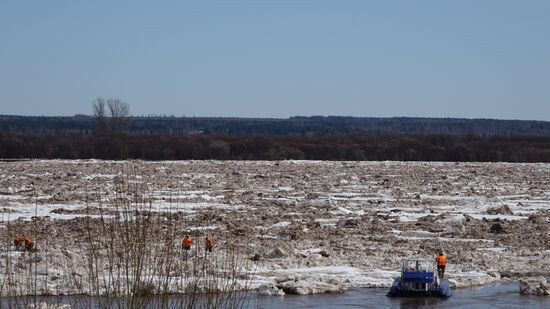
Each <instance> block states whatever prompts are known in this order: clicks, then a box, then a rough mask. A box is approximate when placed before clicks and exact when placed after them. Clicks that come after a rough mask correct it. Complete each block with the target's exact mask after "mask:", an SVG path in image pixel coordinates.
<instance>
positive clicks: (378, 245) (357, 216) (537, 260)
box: [0, 160, 550, 295]
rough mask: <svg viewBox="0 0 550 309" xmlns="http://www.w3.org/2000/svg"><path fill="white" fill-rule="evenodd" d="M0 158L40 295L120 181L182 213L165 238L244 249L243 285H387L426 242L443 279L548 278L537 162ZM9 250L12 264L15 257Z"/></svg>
mask: <svg viewBox="0 0 550 309" xmlns="http://www.w3.org/2000/svg"><path fill="white" fill-rule="evenodd" d="M0 164H1V167H2V168H1V171H0V220H1V222H2V223H1V224H2V225H1V226H0V233H2V235H1V236H2V239H7V237H8V236H7V235H6V233H8V232H7V231H8V229H11V230H12V232H10V236H11V235H13V233H14V232H17V233H25V232H28V231H31V227H33V226H34V227H36V226H37V225H39V227H40V228H39V229H38V232H37V234H36V235H35V236H34V238H35V241H36V244H37V247H38V248H39V249H43V248H44V244H45V243H46V242H47V243H48V253H47V254H48V255H49V256H48V259H46V258H45V257H46V256H45V255H46V253H45V252H44V251H43V250H41V251H40V252H38V253H37V256H41V257H42V260H41V262H38V269H39V271H40V274H41V275H40V276H43V277H45V278H48V280H47V284H44V286H47V287H48V291H47V292H48V293H52V292H53V293H70V292H72V291H75V287H73V286H71V285H70V284H69V283H70V282H72V281H71V280H73V277H72V275H71V274H73V273H75V272H76V273H78V274H83V273H85V269H84V267H85V266H84V265H85V263H78V262H76V261H83V259H84V254H85V253H84V252H82V251H81V250H79V249H77V248H71V247H69V248H67V244H70V243H72V242H74V241H77V240H75V239H73V238H72V237H74V236H73V235H74V231H75V229H77V228H78V224H77V223H76V221H75V220H76V219H78V218H81V217H93V218H100V217H103V218H107V219H112V220H119V219H120V216H121V215H123V214H124V212H125V211H126V210H125V209H121V208H120V207H115V206H114V205H115V204H116V203H115V202H116V201H117V200H131V199H132V196H133V195H132V192H127V191H125V189H124V188H125V185H126V186H130V185H135V186H141V187H140V188H142V189H141V190H142V194H143V195H144V197H145V202H144V203H143V205H142V207H141V208H142V209H141V210H142V211H150V212H152V213H156V214H167V213H169V214H173V215H177V216H178V218H182V217H183V218H185V219H181V220H183V221H182V222H181V224H178V226H179V227H178V228H179V229H180V230H178V235H184V234H187V233H189V234H191V235H193V236H194V237H196V238H197V239H201V237H203V236H204V235H205V234H213V235H214V237H215V239H216V249H222V248H227V247H229V246H234V245H237V246H240V247H242V249H243V250H244V251H245V253H246V258H247V259H248V258H250V260H251V262H250V264H249V265H248V266H247V269H243V270H242V271H243V272H249V276H248V277H247V276H244V277H247V278H248V279H247V280H249V284H248V285H247V284H245V282H243V286H245V285H246V286H247V287H248V288H260V291H262V293H265V294H269V295H281V294H282V293H297V294H309V293H322V292H338V291H341V290H345V289H347V288H350V287H388V286H389V285H390V284H391V282H392V281H393V279H394V278H395V276H396V275H398V270H399V262H400V261H401V260H402V259H404V258H407V257H411V256H424V257H428V258H433V257H435V255H436V254H437V252H438V251H439V250H443V251H445V253H446V255H447V257H448V260H449V265H448V268H447V271H446V276H447V277H448V278H449V280H450V282H451V284H452V285H454V286H455V287H466V286H473V285H482V284H486V283H494V282H500V281H502V280H510V279H517V278H522V277H532V276H533V275H539V276H548V275H549V274H548V272H549V269H550V252H549V250H548V249H547V248H548V247H549V246H550V178H549V177H548V175H550V164H510V163H444V162H436V163H428V162H325V161H292V160H290V161H279V162H268V161H259V162H258V161H166V162H141V161H100V160H82V161H78V160H76V161H65V160H51V161H47V160H36V161H24V162H2V163H0ZM130 171H131V173H130ZM129 174H132V175H131V176H128V175H129ZM501 209H502V212H499V211H500V210H501ZM489 212H491V213H489ZM37 218H40V220H37ZM54 231H55V234H56V235H57V236H56V237H55V238H52V237H50V234H51V233H54ZM173 242H174V246H178V245H179V239H174V240H173ZM3 246H4V247H6V246H9V245H7V244H4V245H3ZM12 249H13V248H12ZM3 251H9V250H3ZM10 254H12V253H10ZM13 254H14V255H13V256H10V258H13V259H14V260H15V261H16V262H21V263H20V264H18V265H22V267H24V265H23V264H24V263H23V262H24V261H27V259H28V256H21V255H20V254H19V253H13ZM215 254H216V253H215ZM68 256H70V258H69V257H68ZM3 258H6V255H5V254H4V256H3ZM0 260H2V258H0ZM46 260H47V261H48V263H46ZM2 263H3V262H2ZM2 265H3V264H2ZM5 275H6V274H5V273H3V276H5ZM52 278H55V280H51V279H52ZM73 281H74V280H73Z"/></svg>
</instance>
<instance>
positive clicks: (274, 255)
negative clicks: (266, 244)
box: [266, 247, 288, 259]
mask: <svg viewBox="0 0 550 309" xmlns="http://www.w3.org/2000/svg"><path fill="white" fill-rule="evenodd" d="M287 256H288V252H287V251H285V250H284V249H282V248H281V247H275V248H274V249H273V250H271V252H269V253H268V254H267V256H266V258H268V259H282V258H285V257H287Z"/></svg>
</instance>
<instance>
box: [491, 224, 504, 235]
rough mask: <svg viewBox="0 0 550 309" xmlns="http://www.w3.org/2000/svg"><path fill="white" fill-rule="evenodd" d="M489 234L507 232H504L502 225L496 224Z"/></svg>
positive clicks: (492, 226)
mask: <svg viewBox="0 0 550 309" xmlns="http://www.w3.org/2000/svg"><path fill="white" fill-rule="evenodd" d="M489 232H491V233H493V234H503V233H506V231H505V230H504V228H503V227H502V225H501V224H500V223H498V222H497V223H494V224H493V225H491V228H490V229H489Z"/></svg>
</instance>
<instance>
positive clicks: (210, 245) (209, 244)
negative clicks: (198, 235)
mask: <svg viewBox="0 0 550 309" xmlns="http://www.w3.org/2000/svg"><path fill="white" fill-rule="evenodd" d="M213 247H214V240H213V239H212V236H211V235H207V236H206V238H205V239H204V248H205V250H206V251H208V252H212V248H213Z"/></svg>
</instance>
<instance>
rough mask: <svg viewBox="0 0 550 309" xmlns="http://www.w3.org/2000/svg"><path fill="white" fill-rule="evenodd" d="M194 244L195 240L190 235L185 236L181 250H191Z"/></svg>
mask: <svg viewBox="0 0 550 309" xmlns="http://www.w3.org/2000/svg"><path fill="white" fill-rule="evenodd" d="M192 244H193V239H191V237H189V235H185V237H184V238H183V239H182V240H181V248H182V249H183V250H186V251H189V250H191V245H192Z"/></svg>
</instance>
